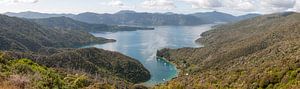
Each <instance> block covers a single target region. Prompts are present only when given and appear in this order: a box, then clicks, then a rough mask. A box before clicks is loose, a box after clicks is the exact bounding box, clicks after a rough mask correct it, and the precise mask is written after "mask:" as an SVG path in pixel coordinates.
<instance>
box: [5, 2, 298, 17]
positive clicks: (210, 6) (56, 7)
mask: <svg viewBox="0 0 300 89" xmlns="http://www.w3.org/2000/svg"><path fill="white" fill-rule="evenodd" d="M299 3H300V0H0V13H4V12H23V11H36V12H44V13H75V14H76V13H82V12H96V13H115V12H117V11H120V10H134V11H137V12H161V13H164V12H175V13H186V14H187V13H195V12H207V11H214V10H216V11H221V12H226V13H230V14H234V15H240V14H246V13H274V12H283V11H298V12H299V11H300V4H299Z"/></svg>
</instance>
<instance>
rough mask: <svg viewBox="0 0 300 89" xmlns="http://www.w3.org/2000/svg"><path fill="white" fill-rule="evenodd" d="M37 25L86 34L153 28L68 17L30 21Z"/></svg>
mask: <svg viewBox="0 0 300 89" xmlns="http://www.w3.org/2000/svg"><path fill="white" fill-rule="evenodd" d="M30 21H33V22H35V23H38V24H39V25H42V26H44V27H46V28H50V29H63V30H80V31H87V32H116V31H135V30H153V29H154V28H142V27H128V26H116V25H105V24H89V23H85V22H80V21H76V20H73V19H71V18H68V17H51V18H43V19H30Z"/></svg>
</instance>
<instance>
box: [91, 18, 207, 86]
mask: <svg viewBox="0 0 300 89" xmlns="http://www.w3.org/2000/svg"><path fill="white" fill-rule="evenodd" d="M211 26H213V25H212V24H210V25H201V26H159V27H155V30H140V31H129V32H127V31H124V32H116V33H94V35H95V36H97V37H105V38H110V39H116V40H117V42H115V43H107V44H102V45H92V46H88V47H97V48H103V49H106V50H111V51H118V52H121V53H123V54H125V55H128V56H130V57H133V58H135V59H137V60H139V61H140V62H141V63H142V64H143V65H144V66H145V67H146V68H147V69H148V70H149V71H150V73H151V76H152V78H151V79H150V80H149V81H148V82H146V83H145V84H146V85H154V84H158V83H162V82H164V81H168V80H170V79H172V78H173V77H176V75H177V70H176V67H175V66H174V65H172V64H170V63H168V62H166V61H164V60H157V59H156V51H157V50H159V49H162V48H182V47H199V45H197V44H195V42H194V41H195V40H196V39H197V38H200V34H201V33H203V32H205V31H207V30H209V29H210V27H211Z"/></svg>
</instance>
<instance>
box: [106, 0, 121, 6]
mask: <svg viewBox="0 0 300 89" xmlns="http://www.w3.org/2000/svg"><path fill="white" fill-rule="evenodd" d="M108 5H110V6H114V7H122V6H124V3H123V2H122V1H120V0H112V1H110V2H109V3H108Z"/></svg>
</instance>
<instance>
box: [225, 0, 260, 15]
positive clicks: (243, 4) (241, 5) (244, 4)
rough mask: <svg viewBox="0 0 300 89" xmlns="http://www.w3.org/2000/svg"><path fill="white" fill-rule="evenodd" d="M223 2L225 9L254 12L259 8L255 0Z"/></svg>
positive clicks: (229, 0)
mask: <svg viewBox="0 0 300 89" xmlns="http://www.w3.org/2000/svg"><path fill="white" fill-rule="evenodd" d="M222 3H223V8H225V9H232V10H237V11H243V12H252V11H255V9H256V8H257V6H256V5H255V3H254V2H253V0H226V1H225V0H224V1H223V2H222Z"/></svg>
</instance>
